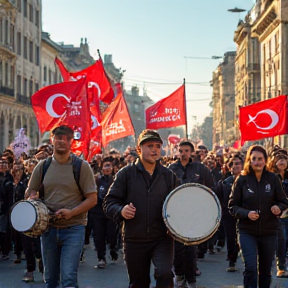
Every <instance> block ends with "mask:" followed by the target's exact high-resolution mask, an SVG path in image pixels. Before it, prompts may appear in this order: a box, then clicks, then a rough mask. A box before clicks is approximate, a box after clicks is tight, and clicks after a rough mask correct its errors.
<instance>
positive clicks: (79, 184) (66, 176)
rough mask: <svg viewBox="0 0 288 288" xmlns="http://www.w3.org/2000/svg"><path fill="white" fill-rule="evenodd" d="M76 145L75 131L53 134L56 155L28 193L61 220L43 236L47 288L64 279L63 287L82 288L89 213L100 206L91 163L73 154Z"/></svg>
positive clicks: (33, 177)
mask: <svg viewBox="0 0 288 288" xmlns="http://www.w3.org/2000/svg"><path fill="white" fill-rule="evenodd" d="M72 142H73V130H72V129H71V128H69V127H68V126H65V125H62V126H59V127H57V128H55V129H54V130H53V131H52V143H53V146H54V148H53V155H52V157H51V158H47V159H46V160H43V161H41V162H40V163H39V164H38V165H37V166H36V167H35V169H34V171H33V173H32V175H31V178H30V181H29V183H28V188H27V190H26V197H27V198H28V199H29V198H32V199H35V198H39V194H40V199H41V198H43V201H44V204H45V205H46V206H47V207H48V209H49V210H50V211H51V212H52V213H55V216H56V217H57V219H56V220H55V221H54V222H52V223H51V225H50V226H49V227H48V229H47V231H45V232H44V233H43V234H42V236H41V244H42V254H43V255H42V256H43V263H44V281H45V283H46V288H56V287H58V286H59V282H60V278H61V284H62V287H78V281H77V271H78V266H79V260H80V255H81V251H82V246H83V243H84V235H85V225H86V224H87V213H86V212H87V211H88V210H89V209H90V208H92V207H93V206H94V205H95V204H96V203H97V192H96V191H97V189H96V186H95V181H94V176H93V172H92V170H91V168H90V165H89V164H88V162H86V161H82V160H80V159H79V158H78V157H76V156H75V155H74V154H72V153H71V145H72ZM47 161H48V162H47ZM79 161H81V162H79ZM47 163H48V164H49V165H47ZM77 163H78V164H77ZM79 163H81V165H79ZM47 166H48V167H47ZM75 170H76V171H75ZM79 170H80V173H79ZM43 174H44V175H43ZM41 186H42V187H44V189H40V187H41ZM41 191H43V192H44V193H43V192H42V193H41ZM38 192H39V193H38Z"/></svg>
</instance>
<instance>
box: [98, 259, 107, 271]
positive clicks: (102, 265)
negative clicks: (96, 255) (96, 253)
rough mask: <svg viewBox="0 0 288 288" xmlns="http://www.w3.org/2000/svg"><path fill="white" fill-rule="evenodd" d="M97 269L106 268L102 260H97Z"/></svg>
mask: <svg viewBox="0 0 288 288" xmlns="http://www.w3.org/2000/svg"><path fill="white" fill-rule="evenodd" d="M97 267H98V268H100V269H104V268H105V267H106V261H105V260H103V259H101V260H99V261H98V265H97Z"/></svg>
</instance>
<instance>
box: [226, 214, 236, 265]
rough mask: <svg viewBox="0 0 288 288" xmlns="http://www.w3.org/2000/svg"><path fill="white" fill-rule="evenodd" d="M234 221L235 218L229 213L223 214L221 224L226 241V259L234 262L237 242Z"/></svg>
mask: <svg viewBox="0 0 288 288" xmlns="http://www.w3.org/2000/svg"><path fill="white" fill-rule="evenodd" d="M236 222H237V219H235V218H234V217H232V216H231V215H230V214H225V215H224V214H223V224H224V228H225V235H226V243H227V259H228V260H230V261H232V262H234V263H236V261H237V257H238V252H239V244H238V241H237V233H236Z"/></svg>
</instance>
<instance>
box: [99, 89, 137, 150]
mask: <svg viewBox="0 0 288 288" xmlns="http://www.w3.org/2000/svg"><path fill="white" fill-rule="evenodd" d="M101 124H102V145H103V147H106V146H107V144H108V143H109V142H110V141H113V140H117V139H120V138H123V137H126V136H130V135H134V134H135V132H134V127H133V124H132V121H131V118H130V115H129V111H128V109H127V105H126V102H125V99H124V97H123V95H122V92H120V93H119V94H118V96H117V97H116V98H115V99H114V100H113V102H112V103H111V104H110V105H109V106H108V108H107V109H106V111H105V112H104V113H103V115H102V123H101Z"/></svg>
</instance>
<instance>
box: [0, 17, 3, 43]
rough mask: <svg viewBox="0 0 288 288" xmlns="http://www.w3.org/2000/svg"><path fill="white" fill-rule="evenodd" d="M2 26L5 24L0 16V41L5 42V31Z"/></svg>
mask: <svg viewBox="0 0 288 288" xmlns="http://www.w3.org/2000/svg"><path fill="white" fill-rule="evenodd" d="M2 26H3V19H2V18H1V17H0V42H1V43H2V42H3V31H2Z"/></svg>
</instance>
